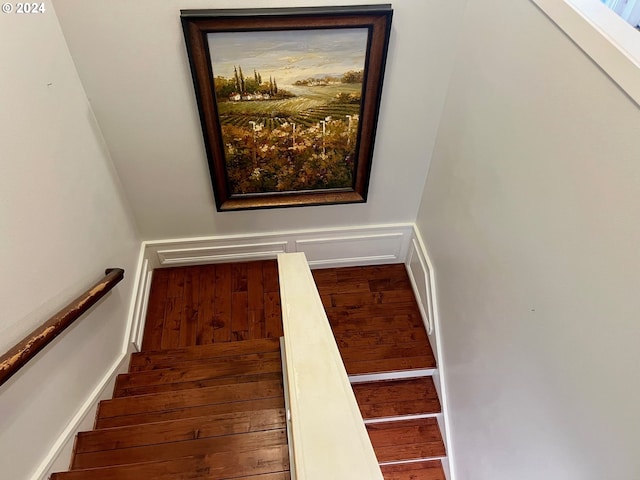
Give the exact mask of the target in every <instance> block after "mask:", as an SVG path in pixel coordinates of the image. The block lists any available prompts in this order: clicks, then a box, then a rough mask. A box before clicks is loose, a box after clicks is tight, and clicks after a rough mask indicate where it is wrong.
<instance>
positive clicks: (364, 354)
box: [338, 342, 433, 362]
mask: <svg viewBox="0 0 640 480" xmlns="http://www.w3.org/2000/svg"><path fill="white" fill-rule="evenodd" d="M338 348H339V350H340V355H341V356H342V359H343V360H344V361H345V362H349V361H359V362H361V361H366V360H380V359H383V358H406V357H423V356H429V357H433V355H432V354H431V349H430V348H426V343H425V342H411V343H403V344H400V345H362V346H360V345H357V346H352V345H347V346H346V347H338Z"/></svg>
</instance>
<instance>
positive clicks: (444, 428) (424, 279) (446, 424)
mask: <svg viewBox="0 0 640 480" xmlns="http://www.w3.org/2000/svg"><path fill="white" fill-rule="evenodd" d="M410 248H411V249H412V250H411V249H410V250H409V252H408V254H407V257H406V260H405V266H406V268H407V273H408V274H409V279H410V280H411V284H412V287H413V291H414V293H415V295H416V300H417V301H418V306H419V308H420V311H421V313H422V315H423V321H424V323H425V326H426V327H427V331H429V330H428V329H429V325H431V332H430V333H429V342H430V343H431V345H432V349H433V353H434V355H435V357H436V366H437V367H436V369H435V371H434V372H433V373H432V377H433V382H434V385H435V387H436V390H437V391H438V397H439V398H440V405H441V407H442V414H441V416H437V418H438V424H439V426H440V431H441V432H442V438H443V440H444V443H445V446H446V450H447V458H446V459H444V460H443V461H442V465H443V468H444V470H445V474H446V476H447V479H448V480H455V478H456V477H455V470H454V458H455V456H454V455H455V453H454V451H453V446H452V442H451V433H450V432H451V429H450V425H451V420H450V418H449V407H448V400H447V387H446V375H445V372H446V366H445V364H444V355H443V350H442V337H441V333H440V318H439V315H438V298H437V290H436V279H435V277H436V273H435V271H434V268H433V264H432V263H431V259H430V258H429V254H428V252H427V248H426V247H425V244H424V242H423V241H422V236H421V235H420V231H419V230H418V227H417V226H416V225H415V224H414V225H413V232H412V237H411V247H410Z"/></svg>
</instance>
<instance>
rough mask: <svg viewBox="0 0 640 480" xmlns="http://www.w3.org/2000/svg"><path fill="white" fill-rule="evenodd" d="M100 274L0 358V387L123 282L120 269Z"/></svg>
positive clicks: (108, 270) (122, 274)
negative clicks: (82, 291)
mask: <svg viewBox="0 0 640 480" xmlns="http://www.w3.org/2000/svg"><path fill="white" fill-rule="evenodd" d="M104 273H105V276H104V277H103V278H102V279H101V280H99V281H98V282H97V283H96V284H94V285H92V286H91V287H90V288H89V289H88V290H87V291H86V292H84V293H83V294H82V295H80V296H79V297H78V298H76V299H74V300H73V301H71V302H70V303H69V304H68V305H67V306H66V307H64V308H62V309H61V310H60V311H59V312H58V313H56V314H55V315H54V316H52V317H51V318H49V320H47V321H46V322H44V323H43V324H42V325H40V326H39V327H38V328H36V329H35V330H34V331H33V332H31V333H30V334H29V335H27V336H26V337H25V338H23V339H22V341H20V342H19V343H18V344H16V345H15V346H14V347H13V348H11V350H9V351H8V352H7V353H5V354H4V355H3V356H2V357H0V385H2V384H3V383H5V382H6V381H7V380H9V378H11V376H12V375H13V374H14V373H16V372H17V371H18V370H20V368H22V366H24V364H25V363H27V362H28V361H29V360H31V359H32V358H33V357H35V356H36V354H37V353H38V352H39V351H40V350H42V349H43V348H44V347H46V346H47V345H48V344H49V343H51V342H52V341H53V339H54V338H56V337H57V336H58V335H60V334H61V333H62V332H63V331H64V329H65V328H67V327H68V326H69V325H71V324H72V323H73V322H75V321H76V320H77V319H78V318H80V317H81V316H82V314H83V313H85V312H86V311H87V310H89V309H90V308H91V307H92V306H93V305H95V304H96V303H97V302H98V300H100V299H101V298H102V297H104V296H105V295H106V294H107V293H109V291H110V290H111V289H112V288H113V287H115V286H116V285H117V284H118V282H120V281H121V280H122V279H123V278H124V270H123V269H121V268H108V269H107V270H105V272H104Z"/></svg>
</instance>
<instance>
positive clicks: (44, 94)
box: [0, 2, 140, 479]
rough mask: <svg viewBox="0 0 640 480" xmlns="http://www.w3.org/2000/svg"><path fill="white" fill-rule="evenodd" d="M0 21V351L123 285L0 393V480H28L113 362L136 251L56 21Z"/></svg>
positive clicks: (50, 15)
mask: <svg viewBox="0 0 640 480" xmlns="http://www.w3.org/2000/svg"><path fill="white" fill-rule="evenodd" d="M45 6H46V8H47V10H46V12H45V13H42V14H32V15H18V14H2V15H0V58H2V65H1V66H0V69H2V71H3V73H2V76H1V78H2V80H1V81H0V85H1V87H2V88H0V105H2V108H1V109H0V145H2V147H1V149H0V219H1V222H0V223H1V225H2V226H1V227H0V228H1V229H2V234H1V235H0V264H2V274H1V275H0V311H1V314H0V351H1V352H2V353H4V352H5V351H6V350H7V349H8V348H10V346H12V345H13V344H14V343H15V342H16V341H18V340H19V339H21V338H22V337H23V336H24V335H26V334H27V333H29V332H30V331H31V330H32V329H33V328H34V327H35V326H36V325H39V324H40V323H41V322H42V321H44V320H45V319H46V318H47V317H48V316H50V315H52V314H53V313H55V312H56V311H57V310H58V308H60V307H61V306H63V305H64V304H65V303H67V302H68V301H70V300H71V299H73V298H74V297H75V296H76V295H78V294H79V293H81V292H82V291H83V290H85V289H86V288H87V287H88V286H89V285H91V284H92V283H94V282H95V281H96V280H98V279H99V278H100V277H101V276H102V275H103V272H104V269H105V268H106V267H110V266H118V267H124V268H125V269H126V270H127V277H126V279H125V280H124V281H123V282H121V283H120V284H119V285H118V286H117V287H116V289H115V290H114V291H113V292H112V293H111V294H109V295H108V296H106V297H105V298H104V299H103V300H102V301H101V302H100V303H99V304H98V305H97V306H95V307H94V308H93V309H91V310H90V312H89V313H88V314H87V315H86V316H85V317H84V319H83V320H82V321H81V322H80V323H78V324H76V325H75V326H72V327H70V328H69V330H67V332H66V333H64V334H62V335H61V336H60V337H58V339H56V340H55V341H54V342H53V344H52V345H50V346H49V347H48V348H46V349H45V350H44V351H43V352H41V353H40V354H39V355H38V356H37V357H36V358H35V359H34V360H32V361H31V362H30V363H29V364H27V366H25V367H24V368H23V369H22V370H21V371H20V372H19V373H18V374H16V375H15V376H14V377H13V378H12V379H10V380H9V382H7V383H6V384H4V385H3V386H1V387H0V465H2V473H1V474H0V476H2V478H11V479H26V478H30V476H31V474H32V473H33V472H34V471H35V470H36V469H37V468H38V465H39V464H40V463H41V462H42V461H43V460H44V459H45V458H46V456H47V454H48V453H49V451H50V449H51V447H52V445H53V444H54V442H55V441H56V440H57V439H58V437H59V435H60V434H61V433H62V431H63V430H64V429H65V427H66V426H67V425H68V423H69V422H70V421H71V419H72V417H73V416H74V415H75V414H76V413H77V412H78V410H79V409H80V408H81V406H82V403H83V402H84V401H85V399H86V398H87V397H88V396H89V394H90V393H91V392H92V391H93V389H94V388H95V387H96V385H97V384H98V383H99V381H100V380H101V378H102V377H103V376H104V375H105V373H106V372H107V371H108V370H109V368H110V367H112V365H113V364H114V362H115V361H116V360H117V359H118V358H119V356H120V355H121V352H122V348H123V338H124V332H125V327H126V321H127V312H128V308H129V299H130V295H131V288H132V278H133V273H134V267H135V261H136V256H137V250H138V248H139V244H140V240H139V239H138V236H137V234H136V232H135V228H134V224H133V221H132V217H131V215H130V214H129V212H128V210H127V207H126V204H125V201H124V200H123V196H122V194H121V192H120V187H119V184H118V180H117V177H116V175H115V171H114V168H113V165H112V164H111V162H110V159H109V155H108V152H107V151H106V148H105V145H104V141H103V139H102V137H101V134H100V131H99V129H98V127H97V125H96V122H95V120H94V118H93V113H92V111H91V108H90V106H89V104H88V102H87V98H86V96H85V93H84V90H83V88H82V85H81V83H80V80H79V78H78V75H77V73H76V70H75V68H74V65H73V62H72V60H71V56H70V54H69V51H68V50H67V47H66V44H65V40H64V37H63V36H62V32H61V30H60V26H59V24H58V21H57V19H56V15H55V12H54V11H53V9H52V8H51V6H50V5H49V4H48V2H45Z"/></svg>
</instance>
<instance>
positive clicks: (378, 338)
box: [336, 325, 428, 348]
mask: <svg viewBox="0 0 640 480" xmlns="http://www.w3.org/2000/svg"><path fill="white" fill-rule="evenodd" d="M336 342H337V343H338V346H339V347H342V348H345V347H346V348H348V347H356V346H358V347H362V346H373V345H401V344H407V343H413V342H422V344H424V342H428V339H427V332H426V331H425V329H424V327H423V326H422V325H421V326H419V327H407V328H381V329H379V330H361V329H357V328H354V329H352V330H343V331H341V332H340V335H339V336H338V338H336Z"/></svg>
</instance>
